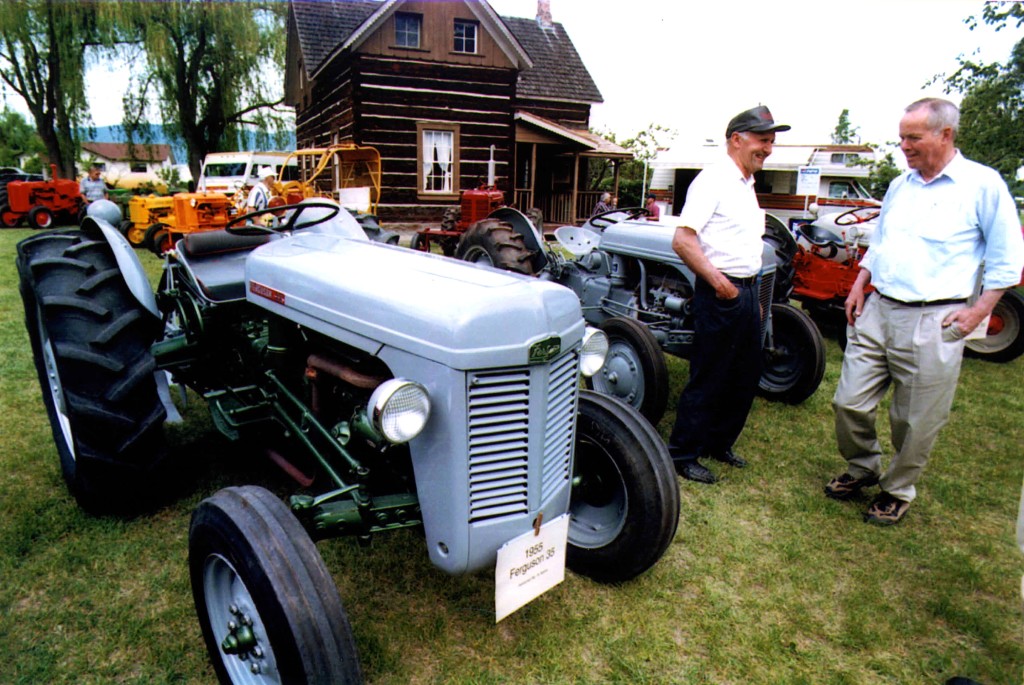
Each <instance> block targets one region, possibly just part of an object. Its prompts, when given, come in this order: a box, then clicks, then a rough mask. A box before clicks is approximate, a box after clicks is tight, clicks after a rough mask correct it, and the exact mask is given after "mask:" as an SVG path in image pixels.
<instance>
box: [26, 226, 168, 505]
mask: <svg viewBox="0 0 1024 685" xmlns="http://www.w3.org/2000/svg"><path fill="white" fill-rule="evenodd" d="M17 252H18V257H17V267H18V276H19V279H20V291H21V297H22V301H23V304H24V307H25V325H26V327H27V328H28V335H29V340H30V342H31V345H32V353H33V357H34V361H35V366H36V371H37V373H38V376H39V384H40V386H41V390H42V395H43V404H44V405H45V406H46V412H47V415H48V417H49V421H50V428H51V431H52V433H53V439H54V442H55V443H56V447H57V453H58V455H59V457H60V465H61V471H62V473H63V475H64V479H65V480H66V481H67V484H68V487H69V489H70V490H71V493H72V495H74V497H75V499H76V500H77V501H78V503H79V505H80V506H81V507H82V508H83V509H85V510H87V511H90V512H94V513H135V512H137V511H140V510H141V509H143V508H144V507H146V506H148V505H150V504H151V502H148V501H147V500H149V499H151V498H152V495H153V494H154V491H155V490H157V489H158V484H159V483H160V482H161V479H160V475H161V474H159V473H158V472H159V470H160V467H161V465H162V464H163V462H164V458H165V455H166V453H167V448H166V444H165V442H164V435H163V422H164V418H165V416H166V411H165V409H164V407H163V405H162V404H161V403H160V399H159V397H158V395H157V385H156V380H155V378H154V375H153V374H154V371H155V369H156V364H155V362H154V360H153V356H152V354H151V353H150V351H149V348H150V345H151V344H152V343H153V341H154V340H155V339H156V336H157V335H158V334H159V332H160V330H161V322H160V320H159V319H157V318H156V317H155V316H153V314H152V313H150V312H149V311H148V310H146V309H145V308H143V306H142V305H141V304H139V302H138V301H137V300H136V299H135V297H134V296H133V295H132V294H131V292H130V291H129V289H128V286H127V285H126V283H125V281H124V278H123V277H122V275H121V272H120V270H119V269H118V266H117V262H116V261H115V258H114V255H113V252H112V250H111V248H110V246H109V245H108V244H107V243H106V242H105V241H102V240H91V239H89V238H88V237H87V236H85V235H84V234H83V233H82V232H81V231H77V230H70V231H59V232H53V233H45V234H41V235H38V236H34V237H31V238H28V239H26V240H23V241H21V242H20V243H19V244H18V248H17Z"/></svg>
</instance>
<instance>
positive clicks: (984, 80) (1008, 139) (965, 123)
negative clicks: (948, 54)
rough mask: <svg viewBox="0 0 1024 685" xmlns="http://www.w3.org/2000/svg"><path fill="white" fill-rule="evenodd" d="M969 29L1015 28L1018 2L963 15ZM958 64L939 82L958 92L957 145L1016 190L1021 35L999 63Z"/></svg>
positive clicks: (1022, 16) (1023, 86) (1023, 109)
mask: <svg viewBox="0 0 1024 685" xmlns="http://www.w3.org/2000/svg"><path fill="white" fill-rule="evenodd" d="M966 23H967V24H968V25H969V26H970V27H971V29H972V30H974V29H975V28H977V27H979V26H980V25H981V23H984V24H988V25H990V26H992V27H994V28H995V30H997V31H1000V30H1016V31H1020V29H1021V26H1022V25H1024V5H1021V4H1020V3H987V4H986V5H985V6H984V9H983V11H982V15H981V19H980V20H979V19H978V18H976V17H973V16H972V17H969V18H968V19H967V20H966ZM959 64H960V66H959V68H958V69H957V70H956V71H955V72H953V74H951V75H949V76H944V77H940V78H943V79H944V81H945V88H946V92H947V93H949V92H954V91H956V92H959V93H962V94H963V99H962V100H961V104H960V131H959V134H958V135H957V146H958V147H959V148H960V149H961V150H962V151H963V153H964V155H966V156H967V157H970V158H971V159H975V160H977V161H979V162H981V163H983V164H987V165H989V166H992V167H993V168H995V169H997V170H998V171H999V172H1000V173H1001V174H1002V175H1003V177H1004V178H1005V179H1006V182H1007V183H1008V184H1009V185H1010V187H1011V188H1015V189H1016V190H1017V191H1020V189H1021V183H1020V181H1018V180H1017V170H1018V169H1020V168H1021V166H1024V39H1022V40H1019V41H1018V42H1017V43H1016V45H1014V47H1013V49H1012V50H1011V51H1010V55H1009V58H1008V59H1007V61H1006V63H1005V64H1000V63H998V62H995V63H990V64H986V63H984V62H976V61H973V60H970V59H964V58H960V60H959Z"/></svg>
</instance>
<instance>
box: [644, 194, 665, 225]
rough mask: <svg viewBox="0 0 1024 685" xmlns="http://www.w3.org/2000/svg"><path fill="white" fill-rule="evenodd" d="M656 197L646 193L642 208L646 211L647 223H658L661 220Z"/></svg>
mask: <svg viewBox="0 0 1024 685" xmlns="http://www.w3.org/2000/svg"><path fill="white" fill-rule="evenodd" d="M657 199H658V198H656V197H654V193H647V202H646V203H645V204H644V208H645V209H646V210H647V220H648V221H658V220H660V219H661V208H660V207H658V202H657Z"/></svg>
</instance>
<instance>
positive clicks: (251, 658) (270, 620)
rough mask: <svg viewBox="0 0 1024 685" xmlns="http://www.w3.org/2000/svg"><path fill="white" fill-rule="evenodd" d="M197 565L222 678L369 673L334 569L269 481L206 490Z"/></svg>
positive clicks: (193, 568)
mask: <svg viewBox="0 0 1024 685" xmlns="http://www.w3.org/2000/svg"><path fill="white" fill-rule="evenodd" d="M188 566H189V577H190V580H191V582H192V598H193V600H194V602H195V607H196V614H197V616H198V617H199V624H200V627H201V628H202V632H203V639H204V640H205V642H206V649H207V652H208V653H209V655H210V660H211V661H212V662H213V667H214V670H215V671H216V672H217V678H218V679H219V681H220V682H221V683H262V682H267V683H271V682H274V683H300V684H303V685H311V684H314V683H317V684H322V685H355V684H357V683H362V682H363V677H362V673H361V671H360V668H359V658H358V655H357V652H356V645H355V640H354V639H353V637H352V628H351V626H350V624H349V621H348V616H347V615H346V614H345V609H344V607H343V606H342V602H341V597H339V595H338V588H337V586H336V585H335V583H334V579H333V578H332V577H331V574H330V572H329V571H328V570H327V567H326V565H325V564H324V562H323V559H322V558H321V556H320V554H319V552H317V549H316V546H315V545H314V544H313V541H312V539H310V537H309V534H308V533H307V532H306V530H305V529H303V527H302V525H301V524H300V523H299V521H298V519H296V518H295V516H294V515H293V514H292V513H291V511H289V510H288V507H286V506H285V504H284V503H283V502H282V501H281V500H280V499H278V498H277V497H275V496H274V495H273V494H271V493H270V492H269V491H267V490H265V489H263V488H260V487H255V486H251V485H250V486H245V487H232V488H226V489H224V490H220V491H219V492H217V493H215V494H214V495H213V496H212V497H210V498H208V499H205V500H203V501H202V502H201V503H200V504H199V506H198V507H197V508H196V510H195V512H193V514H192V523H191V525H190V526H189V534H188ZM225 645H229V648H228V649H225Z"/></svg>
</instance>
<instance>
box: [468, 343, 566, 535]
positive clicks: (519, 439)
mask: <svg viewBox="0 0 1024 685" xmlns="http://www.w3.org/2000/svg"><path fill="white" fill-rule="evenodd" d="M577 364H578V362H577V355H576V353H575V352H572V353H570V354H567V355H564V356H562V357H560V358H559V359H556V360H555V361H554V362H552V363H551V364H550V365H549V366H546V367H543V366H532V367H521V368H512V369H501V370H496V371H484V372H477V373H473V374H471V376H470V378H469V520H470V522H477V521H484V520H488V519H494V518H500V517H503V516H512V515H516V514H524V513H527V512H529V510H530V506H529V496H530V489H531V488H530V473H531V468H530V443H531V441H530V431H531V428H532V429H533V430H534V431H538V430H543V437H542V439H538V438H540V437H541V436H538V438H535V440H534V444H537V445H538V446H539V449H542V450H543V461H542V464H541V466H540V469H539V470H534V472H535V473H539V474H540V479H541V480H540V496H541V498H542V501H543V500H544V499H546V497H547V496H548V495H550V494H551V493H552V492H554V491H555V490H556V489H557V488H558V487H559V486H560V485H561V484H563V483H564V482H565V481H566V480H567V479H568V478H569V469H570V462H571V455H572V439H573V426H574V421H573V419H574V417H575V414H576V395H577V392H576V387H577V376H576V368H577ZM531 389H533V390H534V392H540V393H544V394H545V396H544V397H539V398H535V405H534V406H535V407H536V408H537V411H536V413H535V415H534V416H533V420H532V421H531V420H530V418H531V416H530V393H531ZM536 400H541V401H540V402H537V401H536Z"/></svg>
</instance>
